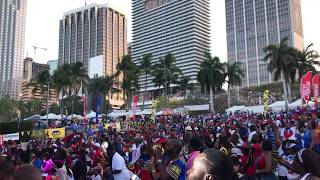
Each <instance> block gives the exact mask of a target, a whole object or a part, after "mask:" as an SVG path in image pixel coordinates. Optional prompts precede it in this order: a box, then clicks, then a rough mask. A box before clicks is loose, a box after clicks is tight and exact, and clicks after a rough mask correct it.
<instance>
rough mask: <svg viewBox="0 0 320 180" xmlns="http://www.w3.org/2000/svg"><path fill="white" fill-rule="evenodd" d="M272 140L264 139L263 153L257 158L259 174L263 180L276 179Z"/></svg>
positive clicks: (259, 177)
mask: <svg viewBox="0 0 320 180" xmlns="http://www.w3.org/2000/svg"><path fill="white" fill-rule="evenodd" d="M272 162H273V158H272V142H271V141H270V140H266V139H265V140H263V142H262V154H261V155H260V156H259V157H258V158H257V160H256V165H257V171H256V173H257V175H258V179H261V180H274V179H275V178H276V177H275V175H274V173H273V169H272Z"/></svg>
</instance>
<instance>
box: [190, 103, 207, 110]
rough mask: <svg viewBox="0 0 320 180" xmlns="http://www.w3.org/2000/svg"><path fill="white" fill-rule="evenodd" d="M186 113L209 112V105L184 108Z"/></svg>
mask: <svg viewBox="0 0 320 180" xmlns="http://www.w3.org/2000/svg"><path fill="white" fill-rule="evenodd" d="M184 108H185V109H186V110H187V111H209V104H203V105H194V106H184Z"/></svg>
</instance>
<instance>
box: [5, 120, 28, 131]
mask: <svg viewBox="0 0 320 180" xmlns="http://www.w3.org/2000/svg"><path fill="white" fill-rule="evenodd" d="M18 126H19V121H12V122H4V123H0V134H10V133H16V132H19V131H31V130H32V129H33V121H20V128H19V129H18Z"/></svg>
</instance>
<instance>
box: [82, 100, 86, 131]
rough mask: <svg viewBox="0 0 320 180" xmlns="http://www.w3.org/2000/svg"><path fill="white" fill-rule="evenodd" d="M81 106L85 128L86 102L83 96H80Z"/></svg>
mask: <svg viewBox="0 0 320 180" xmlns="http://www.w3.org/2000/svg"><path fill="white" fill-rule="evenodd" d="M81 100H82V105H83V125H84V128H86V126H87V115H86V100H85V97H84V94H82V98H81Z"/></svg>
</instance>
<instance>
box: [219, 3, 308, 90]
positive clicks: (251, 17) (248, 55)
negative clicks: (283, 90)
mask: <svg viewBox="0 0 320 180" xmlns="http://www.w3.org/2000/svg"><path fill="white" fill-rule="evenodd" d="M225 8H226V25H227V28H226V29H227V46H228V62H229V63H234V62H240V63H241V69H242V70H243V72H244V75H245V76H244V78H243V79H242V86H243V87H250V86H256V85H262V84H266V83H269V82H271V81H272V80H273V79H272V76H271V75H270V73H269V72H268V71H267V64H268V62H266V61H264V60H263V58H264V56H265V52H264V51H263V48H264V47H265V46H267V45H268V44H279V43H280V41H281V39H283V38H285V37H288V38H289V43H290V45H291V46H293V47H296V48H298V49H302V48H303V27H302V17H301V2H300V0H225Z"/></svg>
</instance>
